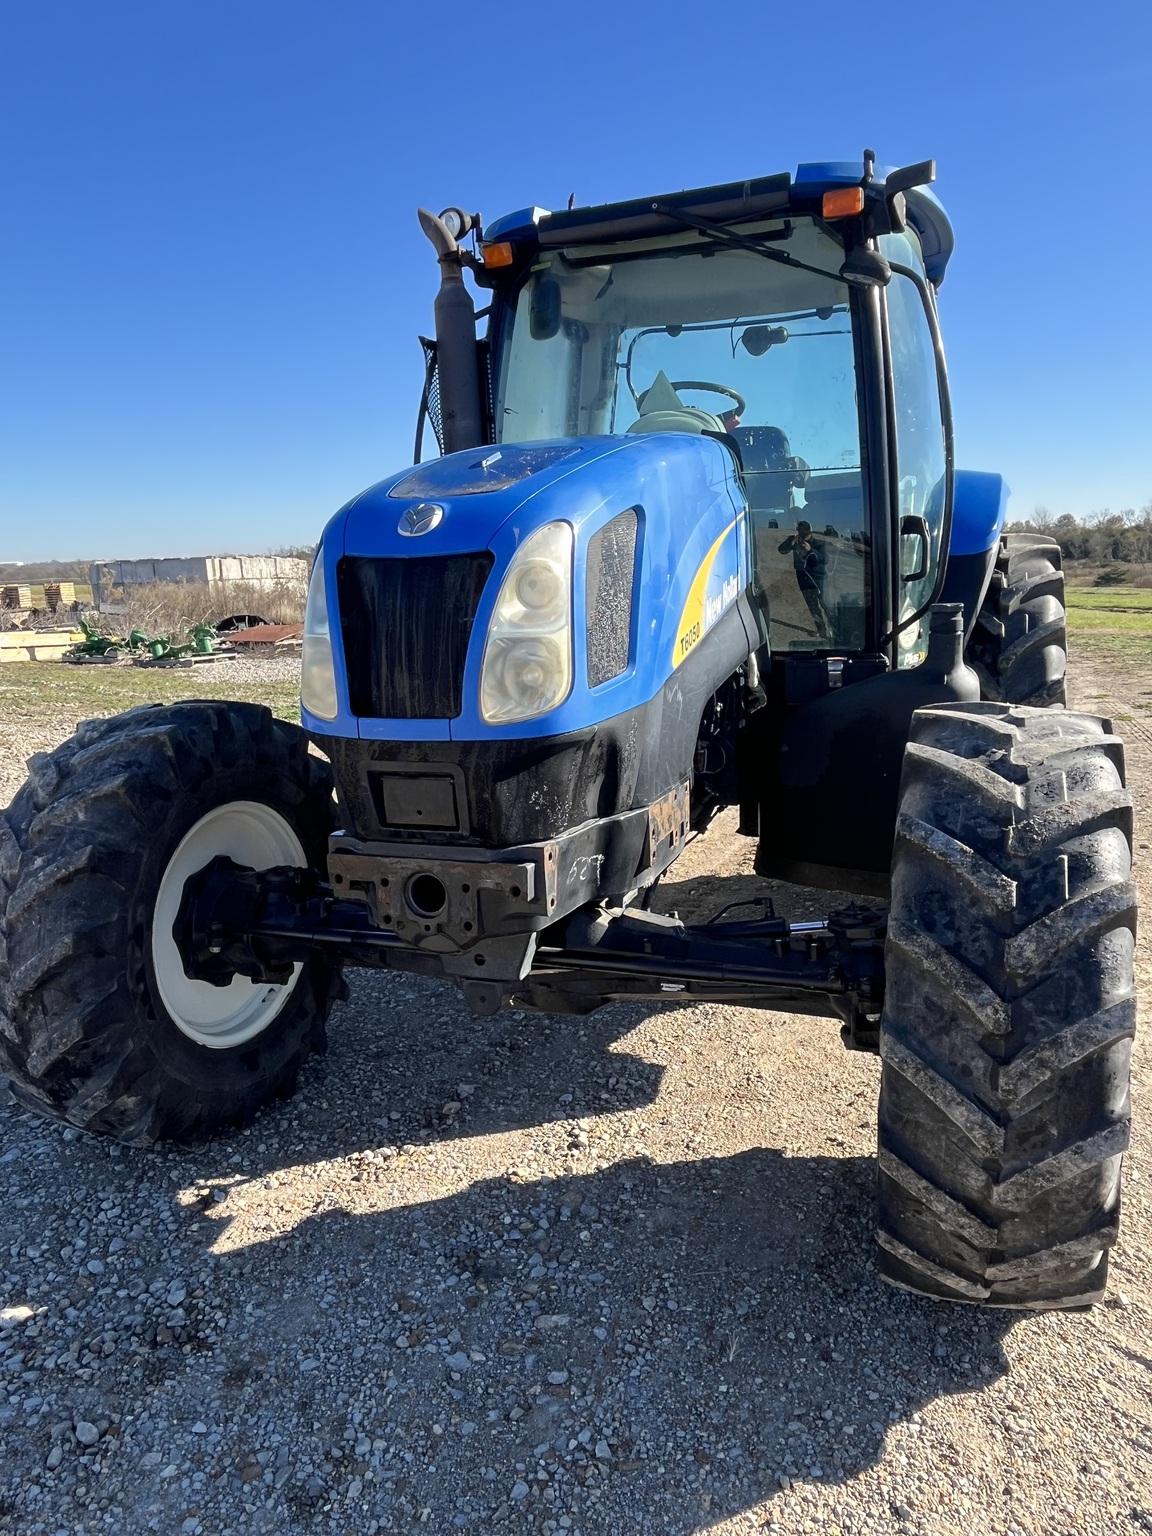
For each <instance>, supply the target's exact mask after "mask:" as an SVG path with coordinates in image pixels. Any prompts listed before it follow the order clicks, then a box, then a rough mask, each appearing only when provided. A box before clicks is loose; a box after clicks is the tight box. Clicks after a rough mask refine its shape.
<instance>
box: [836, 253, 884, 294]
mask: <svg viewBox="0 0 1152 1536" xmlns="http://www.w3.org/2000/svg"><path fill="white" fill-rule="evenodd" d="M840 276H841V277H842V278H843V279H844V281H845V282H846V283H851V284H852V286H853V287H855V288H869V287H873V286H877V287H880V288H887V286H888V284H889V283H890V282H891V281H892V268H891V267H890V266H889V265H888V262H887V261H886V260H885V258H884V257H883V256H881V254H880V252H879V251H873V250H870V249H869V248H868V246H866V245H858V246H855V247H853V249H852V250H850V251H849V252H848V254H847V256H845V258H844V262H843V264H842V266H841V268H840Z"/></svg>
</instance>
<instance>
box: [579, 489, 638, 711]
mask: <svg viewBox="0 0 1152 1536" xmlns="http://www.w3.org/2000/svg"><path fill="white" fill-rule="evenodd" d="M635 564H636V511H635V508H632V509H630V510H629V511H627V512H621V513H620V514H619V516H618V517H614V518H613V519H612V521H611V522H610V523H605V524H604V526H603V528H601V529H599V530H598V532H596V533H595V534H594V535H593V536H592V538H591V540H590V541H589V544H588V567H587V570H588V575H587V608H588V686H589V687H590V688H595V687H596V686H597V685H598V684H600V683H606V682H608V681H609V680H610V679H611V678H614V677H619V676H620V673H621V672H623V670H624V668H625V667H626V666H627V665H628V645H629V636H630V633H631V629H632V573H633V568H634V566H635Z"/></svg>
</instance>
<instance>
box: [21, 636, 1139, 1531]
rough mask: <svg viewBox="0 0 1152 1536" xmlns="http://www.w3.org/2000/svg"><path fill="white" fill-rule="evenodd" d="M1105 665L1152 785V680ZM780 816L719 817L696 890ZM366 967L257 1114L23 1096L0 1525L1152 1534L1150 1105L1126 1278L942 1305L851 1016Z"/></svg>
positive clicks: (692, 873) (693, 884)
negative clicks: (898, 1234) (1047, 1305)
mask: <svg viewBox="0 0 1152 1536" xmlns="http://www.w3.org/2000/svg"><path fill="white" fill-rule="evenodd" d="M243 665H245V666H246V667H247V666H267V665H271V666H282V664H281V663H271V664H269V663H244V664H243ZM230 675H231V676H233V677H235V676H236V675H237V674H236V673H235V672H233V673H232V674H230ZM1080 677H1081V685H1080V690H1079V692H1080V697H1079V702H1080V703H1081V704H1083V705H1085V706H1086V707H1090V708H1098V709H1100V710H1101V711H1102V712H1109V711H1112V712H1114V713H1115V714H1117V715H1125V716H1128V717H1129V718H1127V719H1125V721H1124V723H1123V725H1122V728H1123V729H1124V730H1125V731H1126V732H1127V734H1128V736H1129V743H1130V755H1129V768H1130V779H1131V782H1132V784H1133V787H1134V790H1135V792H1136V795H1137V799H1138V802H1139V804H1140V806H1141V808H1142V810H1144V811H1146V810H1147V802H1148V798H1149V795H1150V793H1152V731H1150V730H1149V727H1148V725H1147V723H1146V720H1145V718H1144V716H1143V714H1142V710H1143V708H1144V707H1145V706H1146V702H1147V701H1148V700H1150V699H1152V693H1149V692H1148V691H1147V690H1148V689H1149V688H1150V687H1152V677H1150V676H1149V675H1148V674H1147V673H1145V674H1142V675H1137V674H1135V673H1131V674H1126V673H1125V672H1124V671H1123V669H1120V670H1117V669H1116V668H1115V667H1108V668H1107V669H1105V668H1103V667H1100V668H1098V669H1097V670H1096V671H1095V672H1094V671H1093V670H1092V669H1090V668H1087V667H1083V666H1082V667H1081V668H1080ZM188 691H189V692H193V691H198V690H196V689H193V688H192V687H189V689H188ZM68 724H70V722H65V723H63V724H61V725H59V726H58V727H57V728H56V731H55V735H54V736H52V739H53V740H55V739H59V737H60V736H62V735H63V734H64V732H65V730H66V729H67V728H68ZM10 727H11V722H9V735H11V729H10ZM45 734H47V735H51V732H44V731H41V735H45ZM48 744H49V741H48V740H36V741H34V742H31V743H29V745H32V746H35V747H43V746H45V745H48ZM11 778H12V779H16V778H18V774H16V773H13V774H12V775H11ZM1141 846H1142V847H1143V846H1145V845H1144V844H1142V845H1141ZM750 854H751V847H750V845H749V844H748V843H747V842H745V841H744V840H743V839H740V838H737V837H736V836H735V835H734V832H733V828H732V823H731V820H730V818H725V819H724V820H723V821H722V822H721V823H720V824H719V825H718V826H717V827H715V828H714V829H713V830H712V831H711V832H710V833H709V835H708V836H707V837H706V838H704V839H701V840H700V841H698V842H697V843H696V844H694V845H693V846H692V847H691V848H690V849H689V850H688V852H687V853H686V854H685V856H684V858H683V859H682V860H681V863H680V865H679V866H678V867H677V870H676V872H675V875H676V882H675V883H674V884H670V885H669V887H668V900H667V904H668V905H673V906H679V907H680V909H681V910H687V909H694V908H704V909H712V908H714V907H716V906H719V905H720V904H721V901H722V900H723V899H732V892H733V891H734V890H735V891H736V892H737V893H739V894H742V893H743V891H744V889H745V888H747V889H752V888H753V887H756V888H760V884H759V882H756V881H755V880H754V878H753V877H752V876H751V874H750V872H749V871H750ZM722 877H724V878H725V882H726V883H724V884H723V886H721V878H722ZM734 880H735V882H736V884H735V885H734V884H733V881H734ZM721 890H722V891H723V896H721ZM1141 964H1142V966H1143V967H1144V968H1146V967H1147V964H1148V953H1147V949H1146V947H1145V948H1142V950H1141ZM351 980H352V990H351V997H350V999H349V1001H348V1002H347V1003H346V1004H344V1005H343V1006H342V1007H341V1008H340V1009H339V1010H338V1012H337V1014H336V1016H335V1018H334V1020H333V1026H332V1030H331V1035H332V1044H331V1049H330V1052H329V1054H328V1056H327V1057H326V1058H325V1060H324V1061H323V1062H321V1063H318V1064H316V1065H315V1066H314V1067H312V1068H311V1069H309V1071H308V1072H307V1073H306V1076H305V1081H304V1083H303V1086H302V1091H301V1093H300V1095H299V1096H298V1098H297V1099H296V1100H294V1101H293V1103H292V1104H290V1105H287V1106H284V1107H281V1108H278V1109H275V1110H273V1111H271V1112H269V1113H268V1114H266V1115H265V1116H263V1117H262V1119H261V1120H260V1121H259V1123H258V1124H257V1125H256V1126H254V1127H253V1128H252V1129H250V1130H249V1131H248V1132H246V1133H244V1134H242V1135H239V1136H237V1137H235V1138H234V1139H233V1140H231V1141H220V1142H216V1143H213V1144H211V1145H209V1146H207V1147H204V1148H200V1149H198V1150H196V1151H167V1152H160V1153H138V1152H133V1151H126V1150H123V1149H121V1148H119V1147H117V1146H115V1145H111V1144H108V1143H104V1142H100V1141H96V1140H92V1139H90V1138H87V1137H84V1136H78V1135H77V1133H75V1132H73V1131H67V1130H65V1131H61V1129H60V1128H59V1127H56V1126H53V1125H51V1124H49V1123H47V1122H44V1121H42V1120H38V1119H36V1118H34V1117H32V1116H29V1115H27V1114H24V1113H22V1112H19V1111H18V1110H17V1109H16V1108H15V1107H13V1106H10V1105H9V1106H7V1107H4V1108H0V1209H2V1210H3V1212H4V1216H3V1238H2V1241H0V1306H2V1307H3V1311H2V1312H0V1425H2V1426H3V1443H4V1447H5V1454H4V1457H3V1461H2V1462H0V1530H3V1531H13V1532H19V1533H20V1536H41V1533H45V1536H48V1533H61V1536H64V1533H68V1536H81V1533H83V1536H88V1533H96V1532H104V1531H116V1532H136V1531H159V1532H163V1533H165V1536H167V1533H181V1536H198V1533H204V1536H228V1533H235V1536H240V1533H244V1536H247V1533H250V1532H276V1533H278V1536H284V1533H293V1536H295V1533H297V1532H299V1533H304V1532H308V1533H312V1532H331V1533H337V1536H345V1533H348V1536H353V1533H354V1536H372V1533H375V1532H385V1531H387V1532H391V1531H400V1532H403V1531H409V1530H420V1529H423V1530H428V1531H432V1532H436V1533H440V1532H453V1531H463V1532H473V1533H480V1532H487V1531H489V1530H490V1529H493V1528H495V1529H505V1528H507V1529H508V1530H510V1531H525V1532H549V1533H550V1532H573V1533H576V1532H580V1533H583V1536H615V1533H618V1532H619V1533H624V1532H628V1533H632V1532H636V1533H653V1536H655V1533H659V1536H688V1533H691V1532H704V1531H708V1532H737V1531H745V1530H758V1531H769V1532H774V1533H788V1536H791V1533H794V1532H796V1533H799V1532H821V1533H837V1532H842V1533H853V1532H885V1533H890V1532H896V1533H900V1536H903V1533H907V1536H945V1533H947V1536H952V1533H956V1536H961V1533H963V1536H1014V1533H1029V1536H1031V1533H1045V1536H1047V1533H1052V1536H1055V1533H1061V1536H1085V1533H1090V1536H1095V1533H1101V1536H1103V1533H1109V1536H1113V1533H1120V1536H1123V1533H1126V1532H1145V1533H1152V1474H1150V1468H1152V1343H1150V1341H1149V1318H1150V1316H1152V1284H1150V1266H1149V1254H1150V1252H1152V1220H1150V1208H1149V1194H1148V1190H1149V1174H1148V1171H1147V1170H1148V1154H1147V1150H1146V1148H1147V1136H1146V1135H1145V1136H1143V1137H1138V1139H1137V1141H1136V1145H1135V1149H1134V1152H1133V1155H1132V1156H1131V1157H1130V1158H1129V1161H1128V1184H1127V1207H1126V1213H1125V1234H1124V1241H1123V1244H1122V1246H1121V1247H1120V1249H1119V1250H1118V1252H1117V1254H1116V1259H1115V1264H1114V1270H1113V1276H1114V1278H1113V1288H1112V1295H1111V1299H1110V1300H1109V1302H1108V1304H1107V1305H1105V1306H1103V1307H1100V1308H1097V1309H1096V1310H1095V1311H1093V1312H1090V1313H1086V1314H1065V1315H1050V1316H1040V1317H1028V1316H1026V1317H1018V1316H1017V1315H1015V1314H1008V1313H995V1312H983V1311H980V1310H977V1309H968V1308H963V1307H952V1306H947V1305H935V1304H932V1303H928V1302H922V1301H918V1300H916V1299H915V1298H912V1297H910V1296H907V1295H905V1294H903V1293H900V1292H897V1291H892V1290H889V1289H887V1288H885V1287H884V1286H882V1285H881V1284H880V1283H879V1282H878V1281H877V1279H876V1277H875V1275H874V1273H873V1270H872V1264H871V1251H870V1224H871V1200H872V1177H873V1163H872V1150H873V1141H874V1111H875V1098H876V1091H877V1080H878V1071H877V1066H876V1063H875V1062H874V1061H873V1060H871V1059H870V1058H866V1057H860V1056H851V1055H848V1054H847V1053H845V1052H843V1051H842V1050H841V1049H840V1046H839V1044H838V1042H837V1039H836V1029H835V1026H834V1025H833V1024H831V1023H824V1022H821V1021H806V1020H802V1019H797V1018H791V1017H787V1016H783V1015H777V1014H772V1013H767V1012H761V1011H753V1010H748V1009H741V1008H735V1007H699V1008H687V1009H666V1010H661V1009H652V1008H646V1007H617V1008H613V1009H610V1010H605V1011H603V1012H601V1013H599V1014H597V1015H594V1016H593V1017H592V1018H590V1019H585V1020H574V1019H568V1018H561V1017H535V1016H530V1015H523V1016H518V1015H515V1014H512V1015H502V1016H498V1017H496V1018H486V1019H474V1018H472V1017H470V1016H469V1015H468V1013H467V1012H466V1011H465V1009H464V1008H463V1007H462V1006H461V1004H460V1002H459V1001H458V999H457V997H456V995H455V993H454V992H453V991H452V990H450V989H449V988H448V987H446V986H444V985H440V984H435V983H424V982H418V981H415V980H413V979H411V978H405V977H389V976H387V975H377V974H372V973H361V972H358V973H353V975H352V978H351ZM414 1046H415V1047H416V1048H415V1049H414ZM1148 1073H1149V1065H1148V1051H1147V1050H1146V1049H1145V1048H1144V1047H1143V1044H1141V1048H1140V1050H1139V1051H1138V1056H1137V1076H1138V1081H1140V1080H1146V1079H1147V1076H1148Z"/></svg>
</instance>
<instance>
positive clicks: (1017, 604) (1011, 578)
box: [967, 533, 1068, 709]
mask: <svg viewBox="0 0 1152 1536" xmlns="http://www.w3.org/2000/svg"><path fill="white" fill-rule="evenodd" d="M967 660H968V661H969V662H970V663H971V664H972V666H973V667H974V668H975V669H976V671H977V673H978V674H979V676H980V696H981V697H982V698H984V699H991V700H995V701H996V702H998V703H1003V704H1030V705H1034V706H1036V707H1037V708H1039V709H1059V708H1063V706H1064V705H1065V704H1066V702H1067V699H1066V695H1065V684H1064V678H1065V673H1066V672H1067V669H1068V619H1067V614H1066V612H1065V608H1064V572H1063V570H1062V569H1061V556H1060V546H1059V544H1057V543H1056V542H1055V540H1053V539H1046V538H1043V537H1042V536H1041V535H1039V534H1034V533H1006V534H1004V535H1003V536H1002V537H1001V540H1000V551H999V554H998V556H997V559H996V567H995V569H994V570H993V572H992V580H991V582H990V584H989V587H988V591H987V593H986V594H985V597H984V601H983V603H982V604H981V605H980V612H979V614H978V615H977V618H976V627H975V629H974V630H973V633H972V638H971V640H970V641H969V644H968V651H967Z"/></svg>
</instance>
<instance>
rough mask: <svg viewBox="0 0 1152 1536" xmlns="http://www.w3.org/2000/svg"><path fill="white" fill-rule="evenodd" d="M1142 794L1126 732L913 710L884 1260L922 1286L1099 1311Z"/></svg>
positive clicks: (1130, 1002) (1118, 1137)
mask: <svg viewBox="0 0 1152 1536" xmlns="http://www.w3.org/2000/svg"><path fill="white" fill-rule="evenodd" d="M1131 831H1132V811H1131V801H1130V798H1129V796H1128V794H1127V793H1126V792H1125V789H1124V759H1123V748H1122V746H1121V743H1120V741H1119V740H1118V739H1117V738H1116V737H1115V736H1114V735H1112V731H1111V725H1110V724H1109V722H1107V721H1104V720H1098V719H1095V718H1094V717H1092V716H1088V715H1080V714H1070V713H1065V712H1062V711H1049V710H1037V709H1024V708H1016V707H1012V706H1004V705H996V704H990V703H984V704H956V705H943V706H939V707H934V708H930V709H922V710H918V711H917V713H916V714H915V716H914V717H913V726H912V734H911V739H910V741H909V745H908V749H907V755H906V758H905V765H904V776H903V780H902V786H901V800H900V818H899V822H898V825H897V832H896V843H895V852H894V859H893V869H892V906H891V915H890V926H889V932H888V939H887V946H886V965H885V969H886V997H885V1004H884V1012H883V1018H882V1024H881V1042H880V1054H881V1057H882V1076H881V1089H880V1116H879V1119H880V1124H879V1226H878V1233H877V1236H878V1240H879V1243H880V1268H881V1272H882V1274H883V1275H884V1277H885V1278H886V1279H888V1280H890V1281H892V1282H894V1283H896V1284H897V1285H901V1286H904V1287H906V1288H907V1289H910V1290H913V1291H917V1292H919V1293H921V1294H923V1295H927V1296H933V1297H942V1298H946V1299H949V1300H952V1301H967V1302H978V1303H984V1304H986V1305H991V1306H1007V1307H1031V1308H1051V1307H1073V1306H1081V1305H1085V1304H1088V1303H1091V1302H1094V1301H1098V1300H1099V1299H1100V1298H1101V1296H1102V1295H1103V1293H1104V1287H1105V1282H1106V1278H1107V1266H1108V1249H1109V1247H1110V1246H1111V1245H1112V1243H1113V1242H1114V1241H1115V1238H1116V1229H1117V1221H1118V1217H1119V1210H1120V1164H1121V1159H1122V1154H1123V1152H1124V1149H1125V1147H1126V1146H1127V1144H1128V1120H1129V1102H1128V1080H1129V1057H1130V1053H1131V1043H1132V1035H1133V1031H1134V1026H1135V998H1134V989H1133V964H1132V957H1133V947H1134V936H1135V916H1136V906H1135V902H1136V897H1135V889H1134V886H1133V884H1132V881H1131Z"/></svg>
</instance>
